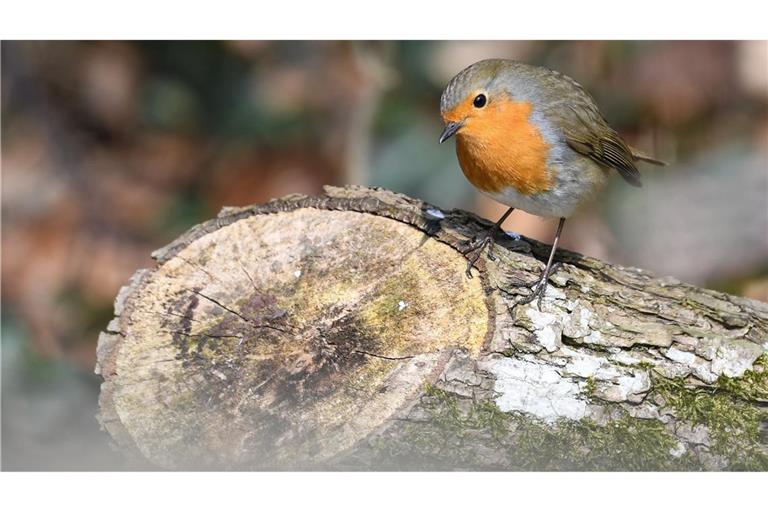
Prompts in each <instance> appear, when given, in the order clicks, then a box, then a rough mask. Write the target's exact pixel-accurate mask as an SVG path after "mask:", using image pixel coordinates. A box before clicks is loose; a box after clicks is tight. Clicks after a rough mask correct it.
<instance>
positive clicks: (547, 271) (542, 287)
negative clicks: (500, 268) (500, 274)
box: [513, 218, 565, 309]
mask: <svg viewBox="0 0 768 512" xmlns="http://www.w3.org/2000/svg"><path fill="white" fill-rule="evenodd" d="M564 225H565V218H560V223H559V224H558V225H557V233H555V241H554V242H552V251H550V253H549V259H548V260H547V266H546V267H544V272H542V273H541V278H540V279H539V280H538V282H537V283H536V287H535V288H534V289H533V292H532V293H531V294H530V295H528V296H527V297H523V298H522V299H520V300H519V301H517V302H516V303H515V306H517V305H522V304H528V303H529V302H533V300H534V299H538V300H537V302H536V305H537V306H538V308H539V309H541V299H542V297H544V292H545V291H546V290H547V283H549V276H550V275H552V273H553V272H554V271H555V270H556V269H557V268H558V267H559V266H560V265H561V264H560V263H556V264H554V265H553V264H552V262H553V261H554V259H555V251H557V244H558V242H559V241H560V234H561V233H562V232H563V226H564ZM513 307H514V306H513Z"/></svg>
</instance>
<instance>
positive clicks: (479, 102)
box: [472, 94, 487, 108]
mask: <svg viewBox="0 0 768 512" xmlns="http://www.w3.org/2000/svg"><path fill="white" fill-rule="evenodd" d="M486 101H487V100H486V98H485V94H478V95H477V96H475V99H474V100H473V101H472V104H473V105H474V106H475V108H483V107H484V106H485V102H486Z"/></svg>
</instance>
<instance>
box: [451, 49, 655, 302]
mask: <svg viewBox="0 0 768 512" xmlns="http://www.w3.org/2000/svg"><path fill="white" fill-rule="evenodd" d="M440 114H441V116H442V118H443V122H444V123H445V128H444V129H443V133H442V134H441V135H440V143H441V144H442V143H443V142H445V141H446V140H447V139H449V138H450V137H452V136H454V135H455V136H456V155H457V157H458V160H459V165H460V166H461V169H462V171H463V172H464V175H465V176H466V177H467V179H468V180H469V182H470V183H471V184H472V185H473V186H474V187H475V188H477V189H479V190H480V191H481V192H483V193H484V194H486V195H488V196H490V197H491V198H493V199H494V200H496V201H498V202H500V203H503V204H505V205H507V206H509V209H508V210H507V211H506V212H505V213H504V215H502V216H501V218H500V219H499V221H498V222H496V224H494V225H493V227H492V228H491V229H490V230H489V231H488V233H487V235H486V236H485V237H484V238H482V239H480V240H477V241H475V242H473V243H470V246H469V248H468V249H467V250H466V251H465V254H467V255H469V254H470V253H474V254H472V255H470V256H468V263H467V276H468V277H469V278H472V267H473V266H474V264H475V263H476V262H477V260H478V258H479V257H480V254H481V253H482V251H483V248H485V247H486V246H488V257H489V258H490V259H491V260H493V259H494V258H493V254H492V250H493V244H494V237H495V235H496V234H497V233H498V231H499V227H500V226H501V224H502V223H503V222H504V220H505V219H506V218H507V217H508V216H509V214H510V213H512V211H513V210H514V209H515V208H519V209H521V210H525V211H527V212H529V213H532V214H534V215H539V216H542V217H557V218H559V219H560V222H559V223H558V225H557V232H556V233H555V239H554V242H553V243H552V250H551V252H550V254H549V259H548V260H547V264H546V266H545V268H544V271H543V272H542V274H541V277H540V279H538V280H537V281H536V283H535V288H534V289H533V293H531V294H530V295H528V296H527V297H525V298H524V299H522V300H521V301H519V302H518V303H519V304H526V303H529V302H531V301H533V300H534V299H536V298H538V305H539V308H540V307H541V298H542V297H543V295H544V292H545V290H546V288H547V282H548V280H549V276H550V275H551V273H552V271H553V268H555V267H556V266H557V265H554V266H553V264H552V262H553V260H554V256H555V251H556V250H557V244H558V242H559V241H560V235H561V233H562V231H563V226H564V225H565V219H567V218H568V217H570V216H571V215H572V214H573V212H574V211H575V210H576V209H577V208H578V207H579V206H580V205H581V204H583V203H584V202H586V201H587V200H589V199H590V198H592V197H593V196H594V195H595V194H596V193H597V192H598V191H599V190H600V189H601V188H602V187H603V185H604V184H605V182H606V179H607V177H608V175H609V174H610V173H611V172H612V170H616V171H618V173H619V174H620V175H621V177H622V178H624V179H625V180H626V181H627V182H628V183H629V184H630V185H633V186H636V187H639V186H640V185H641V184H640V173H639V172H638V170H637V165H636V163H637V162H638V161H640V160H642V161H645V162H649V163H652V164H656V165H665V164H664V162H661V161H659V160H656V159H654V158H652V157H650V156H648V155H645V154H644V153H642V152H640V151H639V150H637V149H635V148H633V147H631V146H630V145H629V144H627V143H626V142H625V141H624V140H623V139H622V138H621V137H620V136H619V134H618V133H616V131H615V130H614V129H613V128H611V127H610V126H609V125H608V123H607V122H606V120H605V119H604V118H603V116H602V114H600V111H599V110H598V108H597V106H596V105H595V101H594V99H592V96H590V95H589V93H587V92H586V91H585V90H584V89H583V88H582V86H581V85H579V84H578V83H577V82H576V81H575V80H574V79H572V78H570V77H568V76H566V75H564V74H562V73H559V72H557V71H553V70H550V69H546V68H542V67H538V66H531V65H529V64H524V63H522V62H516V61H513V60H505V59H488V60H482V61H480V62H476V63H475V64H472V65H471V66H469V67H468V68H466V69H464V70H463V71H461V72H460V73H459V74H457V75H456V76H455V77H453V78H452V79H451V81H450V82H449V83H448V86H447V87H446V88H445V90H444V91H443V94H442V97H441V98H440Z"/></svg>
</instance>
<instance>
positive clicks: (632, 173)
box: [565, 106, 642, 187]
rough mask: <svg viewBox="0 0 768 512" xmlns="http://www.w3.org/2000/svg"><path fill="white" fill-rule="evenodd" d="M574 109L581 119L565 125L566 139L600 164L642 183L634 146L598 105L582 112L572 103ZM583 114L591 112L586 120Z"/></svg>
mask: <svg viewBox="0 0 768 512" xmlns="http://www.w3.org/2000/svg"><path fill="white" fill-rule="evenodd" d="M571 110H573V112H574V113H575V114H576V117H577V118H578V119H579V121H580V123H578V124H574V125H572V126H570V127H568V128H566V129H565V140H566V142H567V143H568V145H569V146H570V147H571V149H573V150H574V151H576V152H577V153H581V154H582V155H585V156H588V157H589V158H591V159H592V160H594V161H595V162H597V163H599V164H601V165H604V166H606V167H611V168H613V169H616V170H617V171H619V174H621V177H622V178H624V179H625V180H626V181H627V183H629V184H630V185H633V186H635V187H640V186H642V183H641V181H640V172H639V171H638V170H637V166H636V165H635V160H636V158H635V156H634V155H633V154H632V150H631V149H630V148H629V146H628V145H627V143H626V142H624V140H623V139H622V138H621V137H620V136H619V134H618V133H616V132H615V131H614V130H613V129H612V128H611V127H610V126H608V123H606V122H605V119H603V117H602V116H601V115H600V113H599V112H597V111H596V109H589V110H587V111H581V112H580V111H579V110H577V109H576V108H574V107H573V106H571ZM584 116H588V117H589V120H585V119H584Z"/></svg>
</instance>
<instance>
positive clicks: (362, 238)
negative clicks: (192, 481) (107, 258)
mask: <svg viewBox="0 0 768 512" xmlns="http://www.w3.org/2000/svg"><path fill="white" fill-rule="evenodd" d="M489 227H490V223H488V222H487V221H485V220H482V219H479V218H477V217H475V216H474V215H472V214H470V213H467V212H463V211H459V210H451V211H443V210H440V209H438V208H436V207H434V206H431V205H428V204H426V203H423V202H421V201H418V200H415V199H411V198H408V197H406V196H403V195H399V194H395V193H392V192H389V191H386V190H381V189H366V188H360V187H347V188H331V187H328V188H327V189H326V194H325V195H323V196H319V197H305V196H290V197H285V198H282V199H279V200H273V201H271V202H269V203H267V204H265V205H259V206H251V207H246V208H227V209H224V210H223V211H222V212H221V214H220V215H219V217H218V218H216V219H214V220H211V221H209V222H206V223H204V224H201V225H199V226H195V227H194V228H192V229H191V230H189V231H188V232H187V233H185V234H184V235H182V236H181V237H180V238H179V239H177V240H176V241H174V242H172V243H171V244H170V245H168V246H167V247H165V248H163V249H160V250H158V251H156V252H155V253H153V257H154V258H155V259H156V260H157V266H156V267H155V268H153V269H151V270H140V271H138V272H137V273H136V274H135V275H134V276H133V278H132V279H131V282H130V284H129V285H128V286H126V287H124V288H123V289H122V290H121V292H120V294H119V296H118V297H117V299H116V302H115V315H116V318H115V319H114V320H113V321H112V322H111V323H110V324H109V326H108V328H107V330H106V332H104V333H103V334H102V335H101V337H100V339H99V344H98V364H97V368H96V371H97V373H100V374H101V375H102V376H103V378H104V383H103V384H102V392H101V396H100V406H101V412H100V421H101V423H102V425H103V426H104V428H105V429H106V430H108V431H109V433H110V434H111V435H112V437H113V439H114V440H115V442H116V444H117V445H118V446H119V447H120V448H121V449H122V450H124V451H125V452H126V453H128V454H130V455H131V456H133V457H136V458H138V459H140V460H145V461H149V462H150V463H151V464H153V465H156V466H159V467H162V468H186V469H197V468H209V469H218V468H221V469H571V470H580V469H604V470H614V469H615V470H640V469H643V470H654V469H672V470H675V469H707V470H718V469H751V470H754V469H763V470H765V469H768V446H767V441H768V439H767V437H768V436H766V426H767V425H768V413H767V412H766V411H767V409H766V406H767V405H768V374H767V373H766V372H767V369H766V366H768V356H766V351H768V341H767V340H768V305H767V304H764V303H760V302H757V301H753V300H748V299H745V298H740V297H734V296H730V295H727V294H724V293H720V292H716V291H712V290H705V289H701V288H696V287H694V286H690V285H687V284H683V283H680V282H679V281H677V280H675V279H673V278H668V277H667V278H658V277H654V276H652V275H650V274H649V273H648V272H645V271H643V270H640V269H635V268H621V267H616V266H613V265H609V264H607V263H603V262H601V261H598V260H595V259H592V258H589V257H584V256H581V255H578V254H575V253H572V252H568V251H558V254H557V260H558V261H561V262H563V265H562V267H561V268H560V269H559V270H558V271H557V272H556V273H555V274H554V275H553V276H552V277H551V280H550V286H549V288H548V290H547V293H546V296H545V298H544V300H543V303H542V308H541V310H539V309H538V307H537V305H536V303H535V301H534V302H533V303H531V304H527V305H519V306H516V305H515V301H516V300H518V299H519V298H521V297H523V296H525V295H527V294H529V293H530V292H531V290H530V288H529V287H527V286H525V285H524V284H523V282H524V281H528V282H530V281H532V280H535V279H536V277H537V276H538V274H539V272H540V271H541V269H542V267H543V262H542V261H543V260H544V258H546V256H547V254H548V251H549V246H547V245H543V244H541V243H539V242H536V241H533V240H529V239H527V238H524V237H519V238H517V237H514V238H513V237H505V238H504V239H503V240H500V241H499V242H498V244H497V245H496V248H495V250H494V256H495V260H489V259H488V258H487V257H486V254H487V253H484V254H483V257H482V258H481V259H480V260H479V261H478V263H477V268H476V269H475V271H474V275H475V277H474V278H473V279H468V278H467V276H466V275H465V273H464V270H465V267H466V259H465V258H464V256H463V255H462V253H461V252H460V250H461V249H463V248H465V247H466V244H467V242H468V241H469V240H471V239H472V238H473V237H475V236H482V235H483V234H484V233H485V231H486V230H487V229H488V228H489ZM660 257H663V255H660Z"/></svg>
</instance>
